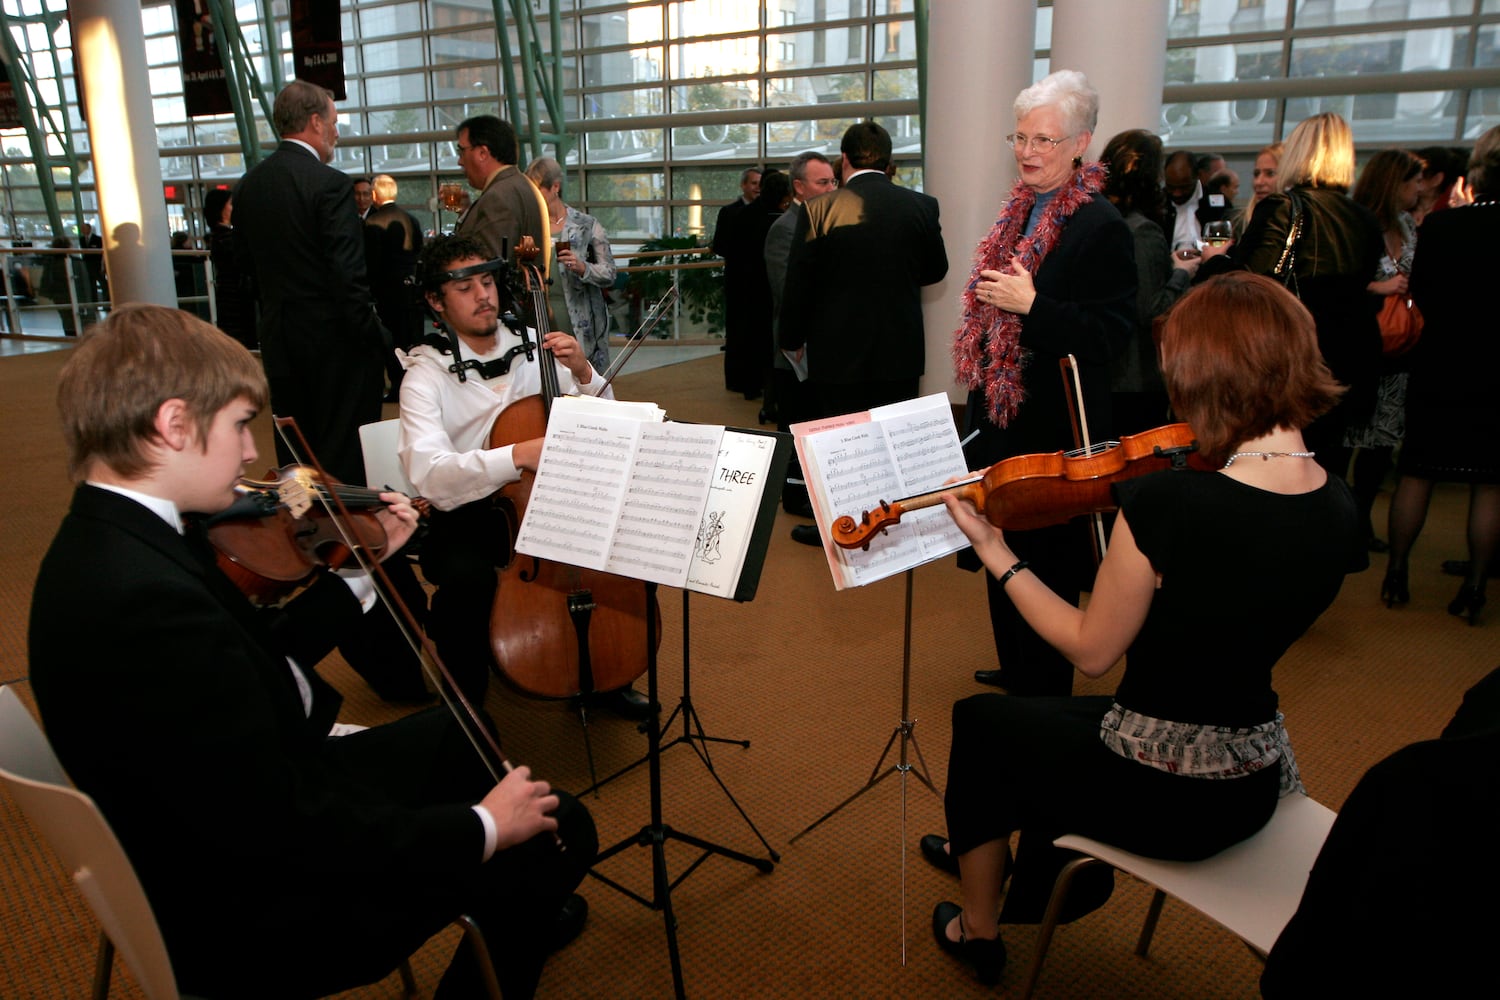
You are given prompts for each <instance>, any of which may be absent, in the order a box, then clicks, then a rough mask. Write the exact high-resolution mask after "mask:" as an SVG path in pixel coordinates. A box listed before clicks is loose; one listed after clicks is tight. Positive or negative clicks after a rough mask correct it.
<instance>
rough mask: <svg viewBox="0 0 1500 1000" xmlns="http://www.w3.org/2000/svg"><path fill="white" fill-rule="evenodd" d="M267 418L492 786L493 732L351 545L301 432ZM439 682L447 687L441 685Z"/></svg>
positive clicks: (503, 761)
mask: <svg viewBox="0 0 1500 1000" xmlns="http://www.w3.org/2000/svg"><path fill="white" fill-rule="evenodd" d="M271 419H272V422H273V423H274V424H275V427H276V433H277V434H278V435H279V436H280V438H281V440H282V442H283V443H284V444H286V446H287V448H288V449H289V450H290V451H291V453H292V458H293V459H294V460H295V461H296V462H297V463H298V464H299V465H307V466H309V467H311V468H312V469H313V470H314V471H315V472H316V473H317V474H318V477H319V479H321V480H322V483H323V489H322V490H319V491H318V493H317V496H318V499H319V502H320V503H322V504H323V505H324V507H325V509H326V510H327V512H328V516H329V518H330V519H331V520H332V521H333V524H334V526H335V527H337V528H338V531H339V535H340V537H341V538H342V540H343V542H344V545H345V546H346V547H347V548H348V549H349V551H350V552H351V553H352V554H353V556H354V558H355V561H357V562H358V563H359V566H360V568H361V569H363V570H364V571H365V572H366V573H369V574H370V576H371V578H373V579H375V580H377V581H379V583H380V586H378V587H376V588H375V593H376V594H377V595H378V596H379V597H380V601H381V603H382V604H384V605H385V607H386V609H387V610H388V611H390V613H391V615H392V616H393V617H394V618H395V620H396V626H397V627H398V628H399V629H400V630H401V634H402V636H404V637H405V639H406V641H407V643H408V644H409V645H410V646H411V649H412V652H414V653H416V654H417V658H418V660H420V661H421V663H422V669H423V670H424V671H425V672H426V673H427V676H428V678H429V679H430V680H431V681H432V683H433V686H434V687H436V688H437V690H438V695H439V697H441V698H442V699H443V703H444V704H445V705H447V706H448V711H450V712H451V713H453V717H454V718H455V719H456V720H457V721H458V724H459V728H460V729H462V730H463V731H464V735H465V736H467V737H468V739H469V742H470V743H471V744H472V745H473V747H474V750H475V752H476V753H478V754H479V757H480V759H481V760H483V761H484V766H485V768H486V769H487V770H488V771H489V772H490V776H491V777H493V778H494V779H495V781H496V783H497V784H498V783H499V781H500V780H501V779H502V778H503V777H504V776H505V775H506V774H508V773H510V771H511V770H513V767H512V765H511V763H510V761H509V760H508V759H507V758H506V756H505V754H504V752H502V751H501V749H500V744H499V742H498V741H497V740H496V739H495V735H494V733H492V732H490V730H489V727H488V726H486V725H485V724H484V723H483V721H481V719H480V717H479V712H478V711H477V710H476V709H475V708H474V706H473V704H471V703H470V701H469V699H468V698H467V697H465V696H464V693H463V691H462V690H460V689H459V686H458V684H457V682H455V681H454V680H453V675H452V674H451V673H449V672H448V667H447V665H446V664H444V663H443V660H442V657H440V656H439V655H438V652H437V648H436V647H435V646H434V645H433V644H432V640H431V639H429V638H428V637H427V634H426V631H425V630H423V629H422V627H421V626H420V625H419V624H418V623H417V619H416V616H415V615H414V614H412V611H411V608H409V607H407V605H406V602H405V601H404V600H402V598H401V594H400V593H399V592H397V590H396V588H395V586H394V585H393V584H392V583H391V578H390V576H389V575H388V574H387V573H386V571H385V567H384V566H382V565H381V564H380V562H379V560H375V559H371V558H370V556H369V553H368V551H367V550H366V549H365V547H364V546H363V545H361V544H359V543H358V542H357V541H355V539H357V538H358V535H357V534H356V533H355V532H354V530H353V529H352V528H351V527H350V521H349V519H350V518H351V516H352V515H351V514H350V512H349V508H348V507H346V506H345V505H344V498H343V497H342V496H340V495H339V490H338V489H336V488H335V487H334V485H333V484H332V482H330V480H329V477H328V473H327V472H325V471H324V469H323V466H322V465H321V464H319V462H318V457H317V456H316V455H314V454H313V451H312V448H311V447H310V446H309V445H308V443H307V438H306V437H304V436H303V434H302V428H300V427H298V426H297V421H296V418H294V417H272V418H271ZM293 438H295V440H293ZM303 455H306V456H307V460H306V461H304V460H303V457H302V456H303ZM444 681H446V682H447V683H446V684H444V683H443V682H444Z"/></svg>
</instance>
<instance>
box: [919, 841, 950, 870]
mask: <svg viewBox="0 0 1500 1000" xmlns="http://www.w3.org/2000/svg"><path fill="white" fill-rule="evenodd" d="M922 857H924V858H926V859H927V863H928V864H929V865H931V866H932V867H934V868H936V869H937V870H938V871H940V872H947V873H948V874H949V875H957V874H958V859H957V858H955V857H954V856H953V855H951V854H949V853H948V838H947V837H939V836H938V835H937V834H935V833H929V834H928V835H927V836H925V837H923V838H922Z"/></svg>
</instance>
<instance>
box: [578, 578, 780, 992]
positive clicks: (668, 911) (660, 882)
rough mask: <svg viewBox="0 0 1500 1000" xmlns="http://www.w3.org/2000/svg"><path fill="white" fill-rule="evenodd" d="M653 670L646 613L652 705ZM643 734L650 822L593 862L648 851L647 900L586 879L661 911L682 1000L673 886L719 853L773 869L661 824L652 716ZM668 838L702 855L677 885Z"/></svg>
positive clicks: (650, 586)
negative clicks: (671, 870) (636, 849)
mask: <svg viewBox="0 0 1500 1000" xmlns="http://www.w3.org/2000/svg"><path fill="white" fill-rule="evenodd" d="M656 586H657V585H656V584H655V583H652V582H650V581H647V582H646V606H647V607H648V608H649V607H650V606H651V602H652V601H653V600H654V599H655V597H656ZM656 667H657V664H656V624H655V620H654V619H653V617H652V616H651V615H649V614H648V615H647V616H646V678H647V680H646V691H647V694H646V697H647V698H649V699H650V700H651V703H652V704H660V702H658V701H657V669H656ZM646 732H647V739H646V765H647V772H648V773H649V775H650V790H651V791H650V794H651V822H650V823H649V824H648V825H646V826H644V827H642V828H641V830H640V832H639V833H637V834H634V835H633V836H630V837H627V838H625V839H624V840H622V841H620V842H619V843H617V844H615V845H613V846H611V847H609V848H607V849H605V850H603V851H601V852H600V853H599V855H598V857H597V858H595V861H594V864H595V866H597V865H598V864H599V863H600V862H603V861H605V860H606V859H608V858H612V857H614V856H615V855H616V854H619V853H620V852H621V851H623V850H624V849H625V848H627V847H632V846H638V847H650V848H651V886H652V890H651V891H652V898H651V899H649V900H647V899H645V898H643V897H642V896H640V895H638V894H637V893H634V892H632V891H630V890H629V889H626V888H625V887H624V886H622V885H620V884H619V883H618V882H615V881H614V880H613V879H610V878H608V877H606V876H604V875H600V874H598V873H597V872H595V871H594V870H593V869H590V870H589V875H591V876H593V877H594V878H596V879H598V880H599V881H601V882H603V883H604V884H605V885H608V886H610V887H611V888H613V889H616V890H618V891H620V892H622V893H623V894H624V895H626V896H629V897H631V898H632V899H635V900H636V901H637V902H640V903H643V904H644V905H646V906H648V907H650V908H651V909H658V910H661V911H662V915H663V922H664V924H665V927H666V932H667V952H668V956H669V957H670V959H671V963H672V986H673V990H674V993H675V996H676V997H677V1000H685V998H686V992H685V990H684V987H683V981H682V957H681V954H680V953H679V950H678V947H677V918H676V916H674V915H673V913H672V888H673V887H674V886H675V885H678V884H680V883H681V881H682V879H684V878H686V877H687V876H688V875H689V874H691V873H692V872H693V870H694V869H696V868H697V867H698V865H699V864H701V863H702V862H703V860H704V858H706V857H707V856H708V855H709V854H719V855H723V856H724V857H726V858H729V859H730V860H732V861H741V862H743V863H745V864H747V865H750V866H751V867H752V868H755V869H757V870H758V871H760V872H761V873H762V874H765V873H768V872H770V871H771V869H772V865H771V862H769V861H767V860H765V859H764V858H754V857H751V856H750V855H748V854H741V853H740V852H738V851H734V850H730V849H729V848H727V847H721V846H719V845H718V844H714V843H712V842H710V841H707V840H704V839H702V838H700V837H694V836H691V835H689V834H685V833H679V832H678V831H676V830H674V829H672V828H671V827H669V826H667V825H666V824H664V823H663V822H662V806H661V750H662V745H661V727H660V726H659V725H657V722H656V719H655V718H654V717H653V718H651V719H649V720H647V731H646ZM668 839H673V840H680V841H682V842H683V843H686V844H692V845H693V846H695V847H698V848H700V849H702V850H703V851H704V855H703V857H700V858H699V859H698V860H697V861H695V862H694V863H693V864H692V865H691V866H689V867H688V868H687V870H686V871H684V872H683V873H682V875H681V876H680V877H679V878H678V879H677V881H676V882H672V881H671V880H670V879H669V878H668V877H667V855H666V842H667V840H668Z"/></svg>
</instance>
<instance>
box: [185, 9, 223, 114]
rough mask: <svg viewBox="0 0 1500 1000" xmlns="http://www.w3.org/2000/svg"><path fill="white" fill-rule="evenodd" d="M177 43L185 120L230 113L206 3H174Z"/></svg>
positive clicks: (215, 40) (216, 44) (216, 43)
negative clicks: (179, 50) (180, 64)
mask: <svg viewBox="0 0 1500 1000" xmlns="http://www.w3.org/2000/svg"><path fill="white" fill-rule="evenodd" d="M231 9H233V8H231ZM177 41H178V44H179V45H180V46H181V47H182V100H183V103H184V104H185V105H186V106H187V113H188V117H189V118H200V117H202V116H204V115H224V114H228V113H230V112H231V111H233V110H234V105H233V104H232V103H230V100H229V80H228V78H227V77H226V76H225V75H224V63H223V61H222V60H221V59H220V58H219V47H218V41H217V39H216V37H215V34H214V26H213V19H212V18H211V17H210V16H209V8H208V0H177Z"/></svg>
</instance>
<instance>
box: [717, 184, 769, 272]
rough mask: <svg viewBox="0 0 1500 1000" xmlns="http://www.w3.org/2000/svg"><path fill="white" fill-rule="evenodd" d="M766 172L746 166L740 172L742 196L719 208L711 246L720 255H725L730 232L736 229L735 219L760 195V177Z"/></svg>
mask: <svg viewBox="0 0 1500 1000" xmlns="http://www.w3.org/2000/svg"><path fill="white" fill-rule="evenodd" d="M763 173H764V171H762V170H761V169H760V167H746V168H745V170H744V172H743V173H741V174H740V196H739V197H738V198H736V199H734V201H731V202H730V203H729V204H727V205H725V206H724V207H723V208H721V209H719V214H718V216H717V217H716V218H715V219H714V238H713V242H712V243H711V244H710V246H711V247H712V248H713V252H714V253H716V254H718V255H719V256H720V257H722V256H724V250H725V248H726V247H727V245H728V244H727V242H726V241H727V239H728V237H729V234H730V233H731V232H732V231H733V230H734V220H735V219H736V218H737V217H738V216H739V215H740V213H742V212H744V211H745V209H746V208H748V207H749V205H750V203H751V202H752V201H754V200H755V199H756V198H758V197H760V178H761V175H762V174H763Z"/></svg>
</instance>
